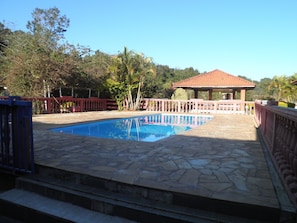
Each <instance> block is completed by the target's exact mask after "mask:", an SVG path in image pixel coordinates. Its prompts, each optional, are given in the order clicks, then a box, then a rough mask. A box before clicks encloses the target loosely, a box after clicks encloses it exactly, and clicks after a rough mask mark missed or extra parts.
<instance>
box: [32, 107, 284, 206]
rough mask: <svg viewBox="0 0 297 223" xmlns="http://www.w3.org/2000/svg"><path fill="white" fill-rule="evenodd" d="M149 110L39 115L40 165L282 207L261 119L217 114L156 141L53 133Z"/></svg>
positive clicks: (36, 120) (36, 135) (35, 119)
mask: <svg viewBox="0 0 297 223" xmlns="http://www.w3.org/2000/svg"><path fill="white" fill-rule="evenodd" d="M143 114H148V113H146V112H141V113H140V112H117V111H112V112H87V113H71V114H50V115H40V116H35V117H33V123H34V124H33V129H34V148H35V157H36V163H37V164H42V165H46V166H51V167H57V168H61V169H64V170H69V171H75V172H79V173H83V174H89V175H92V176H98V177H101V178H106V179H111V180H115V181H120V182H124V183H128V184H133V185H139V186H146V187H152V188H156V189H165V190H169V191H176V192H182V193H186V194H193V195H199V196H204V197H208V198H215V199H220V200H228V201H235V202H240V203H245V204H254V205H260V206H266V207H272V208H279V201H278V198H277V196H276V193H275V189H274V187H273V183H272V180H271V177H270V174H269V171H268V167H267V165H266V161H265V157H264V154H263V150H262V148H261V145H260V142H259V140H258V139H257V133H256V128H255V127H254V123H253V117H252V116H244V115H215V116H214V118H213V119H212V120H211V121H209V122H208V123H207V124H205V125H203V126H200V127H197V128H195V129H193V130H191V131H187V132H184V133H182V134H179V135H175V136H172V137H169V138H167V139H164V140H161V141H158V142H154V143H150V142H135V141H124V140H113V139H100V138H91V137H84V136H74V135H67V134H62V133H53V132H50V131H49V130H48V129H49V128H52V127H58V126H59V127H60V126H63V125H65V124H71V123H77V122H86V121H92V120H99V119H110V118H115V117H128V116H135V115H143Z"/></svg>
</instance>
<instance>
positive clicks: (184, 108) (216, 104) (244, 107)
mask: <svg viewBox="0 0 297 223" xmlns="http://www.w3.org/2000/svg"><path fill="white" fill-rule="evenodd" d="M143 101H144V102H143V109H145V110H146V111H157V112H170V113H172V112H173V113H198V114H245V115H253V114H254V106H255V103H254V102H248V101H241V100H220V101H207V100H201V99H190V100H170V99H151V98H146V99H144V100H143Z"/></svg>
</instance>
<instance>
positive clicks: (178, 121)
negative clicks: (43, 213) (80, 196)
mask: <svg viewBox="0 0 297 223" xmlns="http://www.w3.org/2000/svg"><path fill="white" fill-rule="evenodd" d="M211 119H212V116H207V115H180V114H155V115H145V116H136V117H131V118H121V119H112V120H104V121H96V122H91V123H85V124H78V125H72V126H67V127H61V128H54V129H51V131H53V132H60V133H66V134H74V135H81V136H91V137H98V138H112V139H122V140H133V141H144V142H156V141H158V140H161V139H164V138H167V137H170V136H172V135H176V134H179V133H182V132H185V131H188V130H191V129H193V128H196V127H198V126H201V125H203V124H205V123H206V122H208V121H209V120H211Z"/></svg>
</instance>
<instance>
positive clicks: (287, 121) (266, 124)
mask: <svg viewBox="0 0 297 223" xmlns="http://www.w3.org/2000/svg"><path fill="white" fill-rule="evenodd" d="M255 120H256V122H257V124H258V126H259V130H260V132H261V134H262V136H263V139H264V142H265V145H266V147H267V148H268V150H269V152H270V155H271V158H272V160H273V162H274V164H275V166H276V167H277V170H278V172H279V175H280V176H281V179H282V181H283V184H284V185H285V187H286V189H287V191H288V192H289V195H290V197H291V200H292V201H293V202H294V204H295V206H296V207H297V109H293V108H283V107H279V106H264V105H262V104H260V103H257V102H256V103H255Z"/></svg>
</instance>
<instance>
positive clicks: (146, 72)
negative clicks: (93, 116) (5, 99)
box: [0, 7, 297, 110]
mask: <svg viewBox="0 0 297 223" xmlns="http://www.w3.org/2000/svg"><path fill="white" fill-rule="evenodd" d="M69 25H70V20H69V19H68V18H67V17H66V16H65V15H61V14H60V11H59V9H57V8H55V7H54V8H50V9H39V8H37V9H35V10H34V11H33V13H32V20H31V21H28V23H27V28H28V32H24V31H20V30H17V31H14V32H12V31H11V30H10V29H9V28H7V27H5V26H4V24H2V23H0V87H3V86H7V87H8V91H9V93H10V94H11V95H20V96H30V97H40V96H45V95H46V96H49V95H50V93H51V92H53V90H54V89H59V88H60V87H69V88H72V87H74V88H80V89H82V88H84V89H85V88H91V89H93V90H97V91H100V96H104V97H106V98H110V97H113V98H115V99H116V100H117V103H118V105H119V108H121V109H123V108H124V103H125V106H128V109H133V110H135V109H137V107H138V104H139V101H140V100H141V98H171V96H173V98H178V99H188V98H193V97H194V92H193V91H192V90H186V91H181V90H177V91H176V92H173V91H174V90H173V89H172V83H173V82H177V81H180V80H183V79H186V78H189V77H193V76H195V75H199V71H198V70H195V69H193V68H192V67H189V68H186V69H173V68H170V67H169V66H167V65H155V64H153V62H152V60H151V58H149V57H145V56H144V55H143V54H140V53H135V52H133V51H129V50H128V49H127V48H124V51H123V52H120V53H119V54H118V55H108V54H106V53H103V52H100V51H98V50H97V51H95V52H93V51H91V50H90V49H89V48H87V47H83V46H79V45H77V46H74V45H70V44H63V43H62V42H61V40H62V39H63V38H64V33H65V32H66V30H67V29H68V27H69ZM242 78H245V79H247V80H249V81H252V80H250V79H248V78H247V77H242ZM293 80H297V73H295V74H293V75H292V76H285V75H281V76H275V77H273V78H272V79H270V78H264V79H262V80H261V81H259V82H255V81H254V82H255V83H256V88H255V89H254V90H249V91H247V95H246V96H247V97H246V99H247V100H250V101H253V100H255V99H263V100H265V99H266V100H267V99H274V100H276V101H286V102H291V103H296V102H297V86H296V85H292V84H291V82H292V81H293ZM173 93H174V94H173ZM237 97H238V96H237ZM199 98H202V99H205V100H208V92H203V91H201V92H199ZM221 98H222V95H221V93H220V92H214V93H213V99H214V100H218V99H221Z"/></svg>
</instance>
